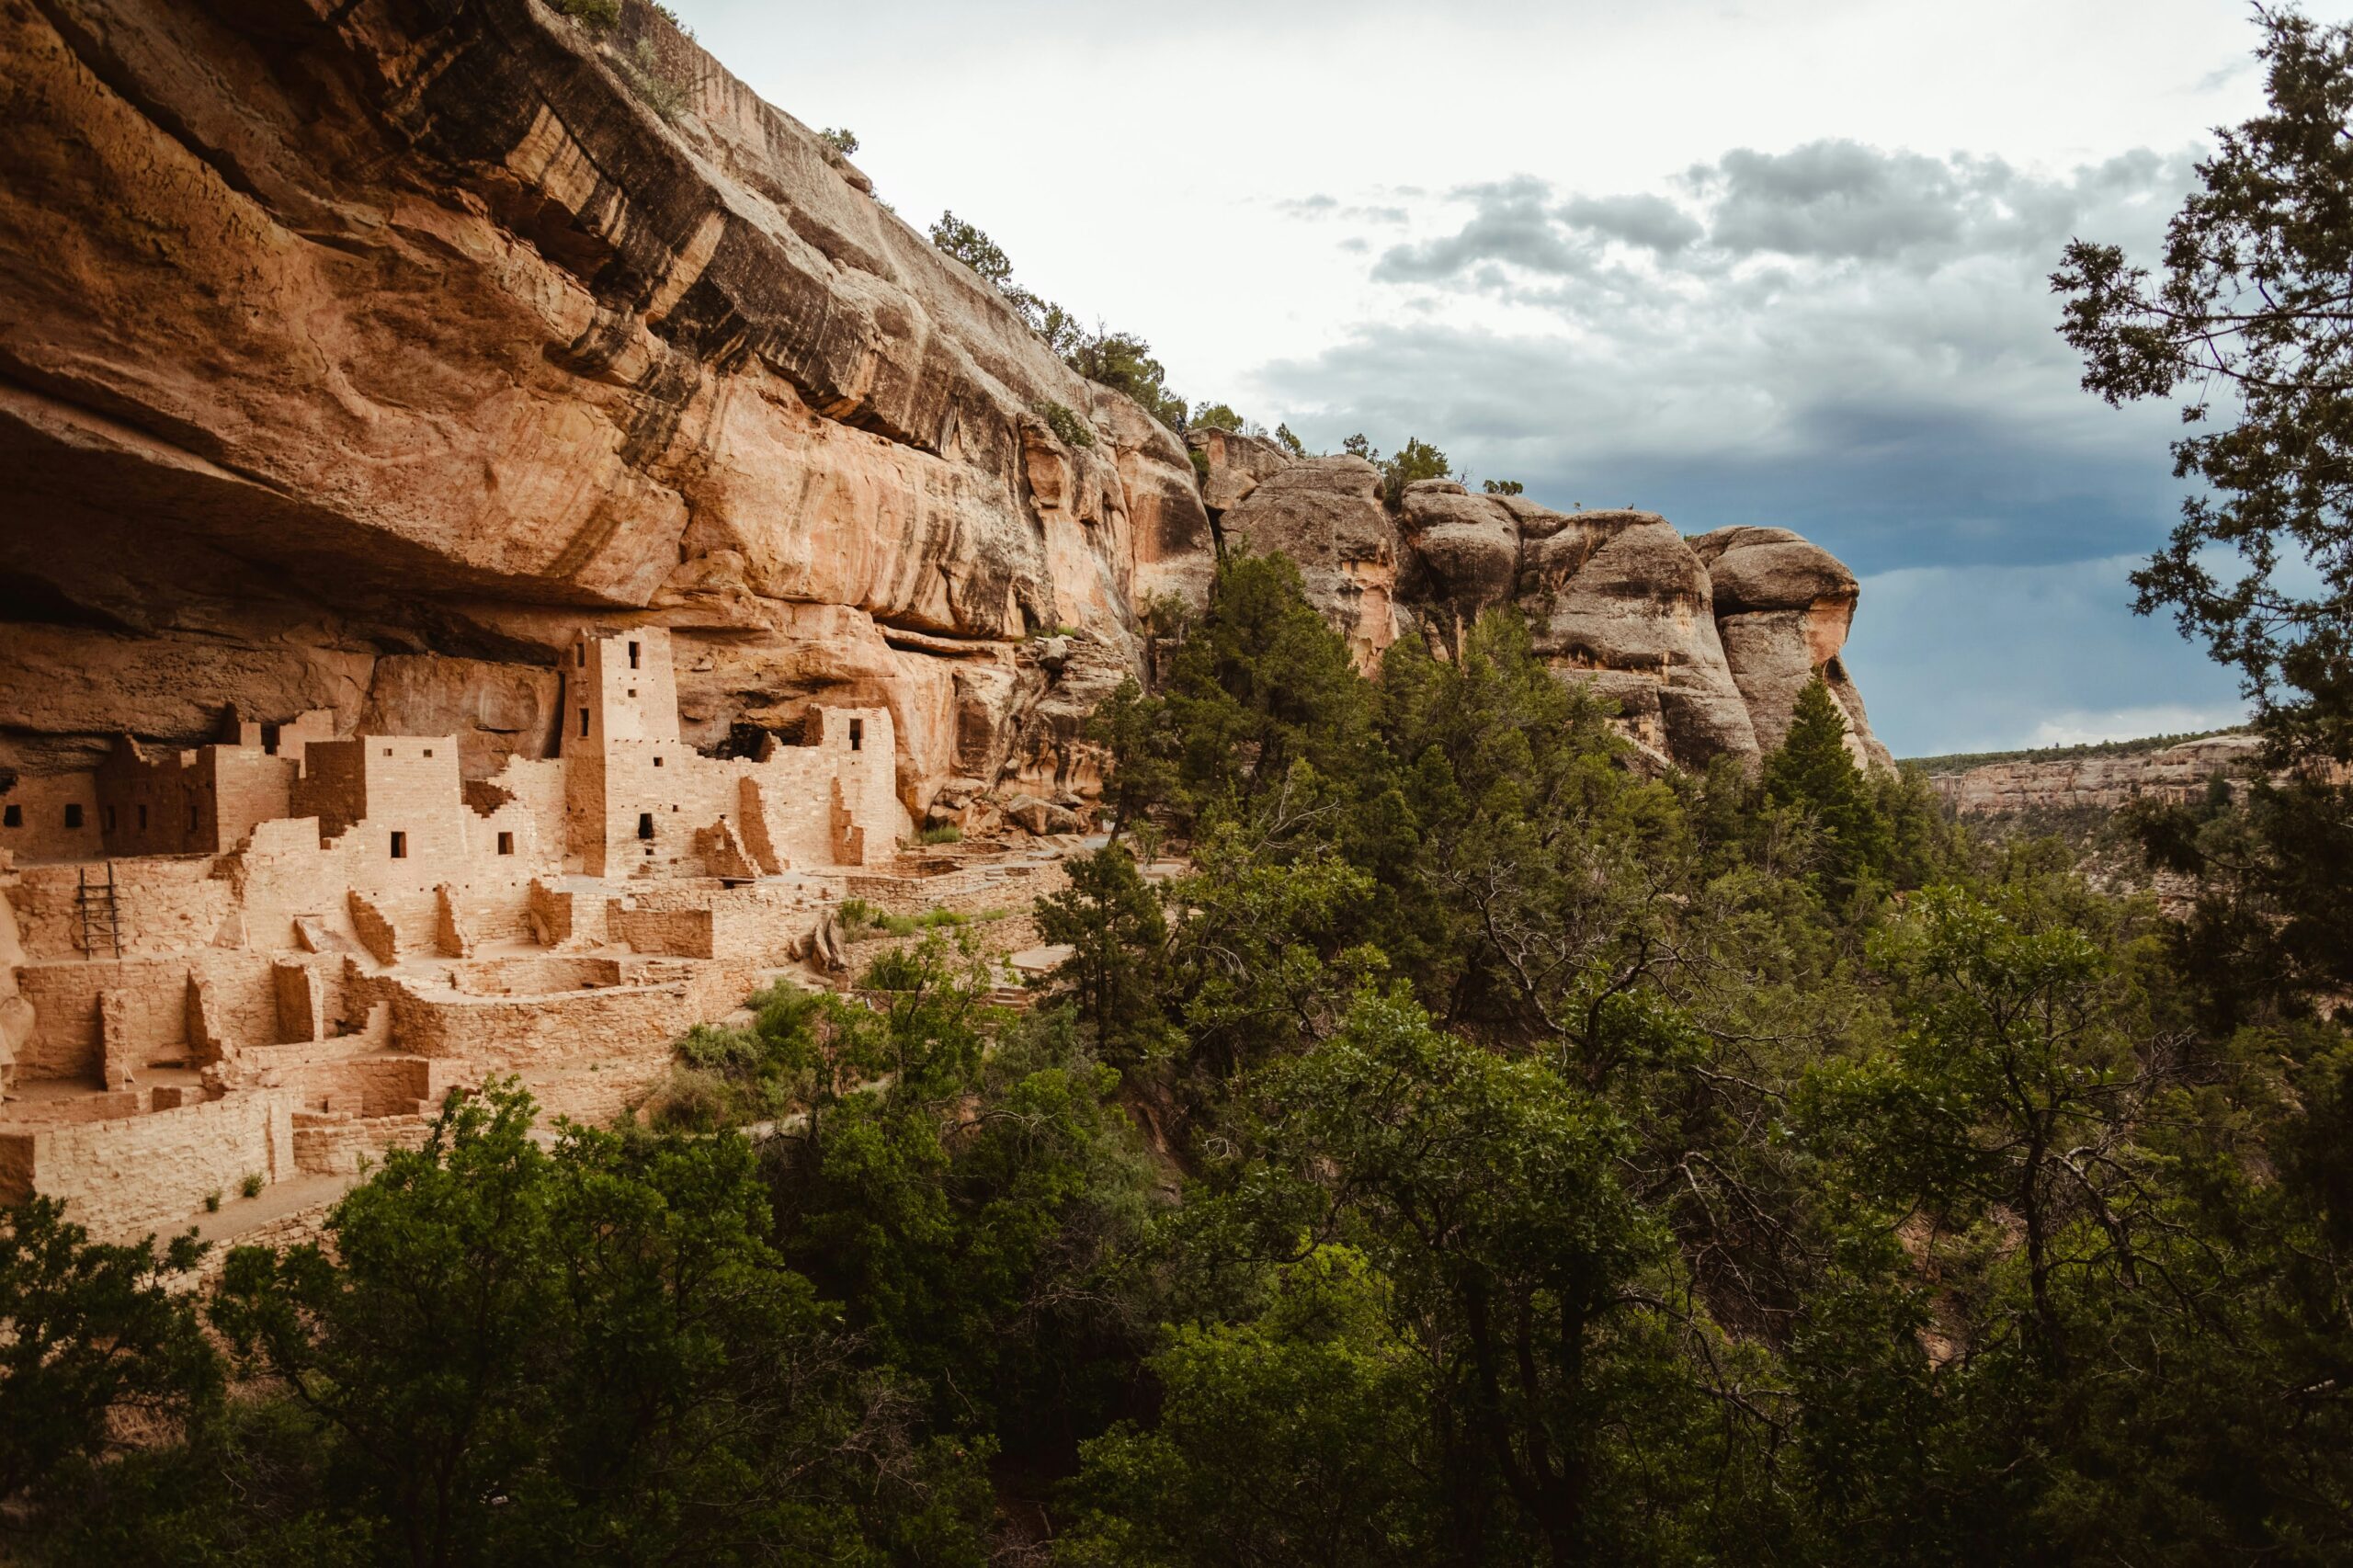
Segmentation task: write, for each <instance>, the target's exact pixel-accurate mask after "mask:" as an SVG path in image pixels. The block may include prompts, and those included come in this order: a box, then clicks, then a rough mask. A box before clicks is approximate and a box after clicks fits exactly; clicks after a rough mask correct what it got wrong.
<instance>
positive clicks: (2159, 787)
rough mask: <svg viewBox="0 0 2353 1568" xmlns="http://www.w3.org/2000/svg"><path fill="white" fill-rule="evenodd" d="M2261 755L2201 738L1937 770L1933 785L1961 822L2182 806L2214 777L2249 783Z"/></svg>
mask: <svg viewBox="0 0 2353 1568" xmlns="http://www.w3.org/2000/svg"><path fill="white" fill-rule="evenodd" d="M2261 750H2262V743H2261V742H2260V741H2258V740H2257V739H2256V737H2255V736H2253V735H2249V734H2243V733H2231V734H2221V735H2202V736H2200V737H2199V738H2197V739H2195V740H2189V741H2183V742H2180V743H2179V744H2174V745H2169V746H2163V747H2157V748H2154V749H2151V750H2148V751H2112V752H2086V753H2075V754H2073V755H2060V756H2051V757H2034V756H2024V757H2012V758H2005V759H2003V760H2001V761H1997V762H1986V763H1981V764H1978V765H1977V766H1975V767H1944V768H1937V767H1931V768H1930V771H1929V774H1928V782H1929V784H1930V785H1931V786H1932V787H1933V788H1934V789H1935V790H1936V791H1937V793H1938V796H1939V797H1941V798H1942V799H1943V800H1944V801H1945V802H1946V803H1947V804H1949V805H1950V806H1951V807H1952V809H1953V810H1954V811H1956V812H1960V813H1961V814H1962V815H1964V816H1985V815H1992V814H1996V813H2001V812H2025V811H2045V810H2065V809H2069V808H2075V807H2098V808H2101V809H2105V810H2114V809H2115V808H2116V807H2119V806H2122V805H2127V804H2130V803H2131V801H2137V800H2151V801H2188V800H2192V799H2195V798H2197V797H2198V796H2200V795H2202V794H2204V793H2205V791H2206V790H2207V788H2208V781H2209V780H2211V778H2214V777H2215V776H2216V775H2217V774H2220V775H2222V776H2224V777H2226V778H2241V779H2243V778H2245V777H2246V774H2247V771H2248V769H2249V768H2250V767H2252V765H2253V764H2254V763H2255V761H2256V757H2257V756H2258V755H2259V754H2260V752H2261Z"/></svg>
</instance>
